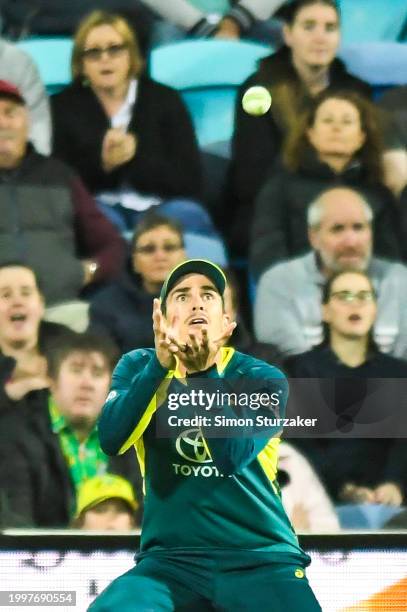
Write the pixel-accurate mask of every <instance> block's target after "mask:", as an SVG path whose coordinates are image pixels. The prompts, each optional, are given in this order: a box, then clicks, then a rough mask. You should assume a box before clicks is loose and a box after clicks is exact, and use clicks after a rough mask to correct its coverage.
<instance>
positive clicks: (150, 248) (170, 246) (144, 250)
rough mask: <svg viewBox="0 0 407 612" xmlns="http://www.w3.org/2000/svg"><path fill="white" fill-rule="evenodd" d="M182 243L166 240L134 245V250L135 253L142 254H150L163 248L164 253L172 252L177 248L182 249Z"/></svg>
mask: <svg viewBox="0 0 407 612" xmlns="http://www.w3.org/2000/svg"><path fill="white" fill-rule="evenodd" d="M182 248H183V245H182V244H180V243H175V242H167V243H166V244H162V245H159V244H146V245H145V246H139V247H136V248H135V249H134V250H135V252H136V253H140V254H142V255H152V254H153V253H155V252H156V251H158V250H160V249H161V250H163V251H165V253H174V252H175V251H178V250H179V249H182Z"/></svg>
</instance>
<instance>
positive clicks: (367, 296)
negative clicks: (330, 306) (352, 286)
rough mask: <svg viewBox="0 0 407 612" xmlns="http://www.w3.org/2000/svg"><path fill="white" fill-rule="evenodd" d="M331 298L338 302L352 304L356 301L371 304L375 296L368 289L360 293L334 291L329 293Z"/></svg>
mask: <svg viewBox="0 0 407 612" xmlns="http://www.w3.org/2000/svg"><path fill="white" fill-rule="evenodd" d="M330 297H331V298H336V299H337V300H339V301H340V302H348V303H351V302H354V301H355V300H357V301H358V302H373V301H374V299H375V294H374V292H373V291H370V290H369V289H364V290H362V291H345V290H344V291H334V293H331V296H330Z"/></svg>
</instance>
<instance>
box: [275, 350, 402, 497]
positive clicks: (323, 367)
mask: <svg viewBox="0 0 407 612" xmlns="http://www.w3.org/2000/svg"><path fill="white" fill-rule="evenodd" d="M285 371H286V372H288V374H289V375H290V376H291V377H293V378H312V379H316V380H315V383H316V384H317V383H318V384H319V385H320V388H321V392H322V394H323V395H324V397H325V398H326V402H327V409H328V406H331V407H332V408H333V409H335V412H336V414H338V415H339V414H340V413H341V411H342V410H345V409H348V408H349V409H350V410H352V408H353V407H356V409H357V405H358V404H359V402H363V401H364V398H365V397H366V396H367V395H368V393H371V392H372V383H370V384H369V383H367V380H368V379H381V378H389V379H391V378H403V379H404V378H406V379H407V362H405V361H403V360H401V359H396V358H395V357H391V356H390V355H385V354H384V353H380V352H378V351H373V352H372V353H371V354H370V356H369V358H368V359H367V360H366V361H365V363H363V364H362V365H360V366H359V367H356V368H350V367H348V366H346V365H345V364H344V363H342V362H341V361H340V360H339V359H338V358H337V357H336V355H335V354H334V353H333V352H332V350H331V349H330V348H329V347H328V346H318V347H316V348H314V349H312V350H311V351H307V352H306V353H303V354H302V355H297V356H296V357H291V358H290V359H288V360H287V362H286V364H285ZM333 379H336V380H335V381H334V380H333ZM379 384H383V381H380V383H379ZM390 391H391V389H390V387H389V401H391V395H390ZM333 398H335V399H334V401H335V406H332V401H333ZM359 405H360V404H359ZM400 410H403V406H402V401H401V398H400ZM385 411H386V406H383V419H385ZM291 441H292V442H293V443H294V445H295V446H297V447H298V448H299V449H300V450H301V452H303V453H304V454H305V455H306V456H307V457H308V459H309V460H310V461H311V462H312V463H313V464H314V467H315V469H316V471H317V473H318V474H319V476H320V477H321V478H322V480H323V481H324V483H325V485H326V487H327V489H328V491H329V493H330V495H331V496H332V497H333V499H334V500H335V501H336V502H339V501H341V499H340V491H341V489H342V488H343V486H344V485H345V484H346V483H355V484H356V485H359V486H366V487H376V486H378V485H380V484H382V483H384V482H395V483H396V484H398V485H399V486H400V488H401V490H402V491H403V494H404V496H405V497H406V496H407V445H406V441H405V438H394V439H390V438H363V439H361V438H343V437H341V438H337V439H332V438H331V439H328V438H325V439H323V438H314V439H311V438H308V439H306V438H302V439H301V438H298V439H295V440H291Z"/></svg>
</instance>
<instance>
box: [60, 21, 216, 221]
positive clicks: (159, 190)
mask: <svg viewBox="0 0 407 612" xmlns="http://www.w3.org/2000/svg"><path fill="white" fill-rule="evenodd" d="M72 76H73V82H72V84H71V85H70V86H68V87H67V88H66V89H64V90H63V91H62V92H60V93H58V94H56V95H55V96H53V97H52V100H51V104H52V115H53V126H54V154H55V155H56V156H58V157H60V158H61V159H63V160H64V161H66V162H67V163H69V164H70V165H71V166H73V167H74V168H75V169H76V170H77V171H78V173H79V174H80V176H81V177H82V179H83V181H84V182H85V184H86V185H87V187H88V188H89V190H90V191H92V193H93V194H95V195H96V196H97V200H98V202H99V204H100V206H101V208H102V210H103V211H104V212H105V214H107V216H109V217H110V219H111V220H112V221H113V222H115V223H116V225H118V227H119V229H121V230H122V231H123V232H126V231H129V230H132V229H133V226H134V225H135V223H136V222H137V221H138V219H139V217H140V215H141V214H142V213H143V212H144V211H146V210H148V209H149V208H151V207H152V206H156V205H158V204H163V203H166V206H167V204H168V203H171V205H170V206H169V205H168V208H169V210H168V211H167V212H166V214H173V215H174V216H176V217H178V218H180V217H181V218H182V219H183V221H185V224H186V225H188V222H189V217H190V215H191V217H192V216H193V217H194V219H195V221H196V219H198V224H199V219H200V218H201V217H203V219H204V221H203V222H204V223H205V222H206V221H207V214H206V212H205V211H204V210H203V209H202V208H201V207H200V205H199V204H197V203H196V201H197V200H198V199H199V196H200V186H201V175H200V173H201V170H200V160H199V152H198V148H197V143H196V139H195V135H194V131H193V127H192V123H191V120H190V118H189V115H188V112H187V110H186V108H185V105H184V103H183V102H182V100H181V98H180V96H179V94H178V93H177V92H176V91H175V90H172V89H171V88H169V87H166V86H164V85H162V84H160V83H157V82H155V81H153V80H151V79H149V78H148V77H147V76H146V74H145V72H144V67H143V60H142V57H141V54H140V50H139V47H138V43H137V39H136V35H135V33H134V32H133V31H132V30H131V28H130V26H129V24H128V23H127V22H126V20H125V19H124V18H122V17H120V16H118V15H113V14H109V13H105V12H103V11H95V12H93V13H91V14H90V15H89V16H87V17H86V18H84V19H83V20H82V22H81V23H80V24H79V27H78V29H77V31H76V34H75V37H74V47H73V53H72ZM190 229H192V230H193V229H196V228H190Z"/></svg>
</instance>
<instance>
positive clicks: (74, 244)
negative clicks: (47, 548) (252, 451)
mask: <svg viewBox="0 0 407 612" xmlns="http://www.w3.org/2000/svg"><path fill="white" fill-rule="evenodd" d="M0 16H1V27H2V35H1V38H0V375H1V380H0V527H2V528H6V527H69V526H70V527H75V528H80V529H82V528H83V529H97V530H100V529H117V530H127V529H133V528H135V527H138V526H139V525H140V521H141V519H142V511H143V493H142V478H141V475H140V471H139V467H138V465H137V460H136V455H135V453H134V452H133V451H127V452H126V453H125V454H124V455H121V456H119V457H107V456H106V455H105V454H104V453H103V452H102V450H101V449H100V446H99V442H98V435H97V421H98V416H99V414H100V411H101V409H102V406H103V403H104V400H105V398H106V396H107V393H108V390H109V385H110V379H111V374H112V371H113V369H114V367H115V364H116V363H117V360H118V358H119V357H120V355H121V354H123V353H124V352H128V351H131V350H133V349H136V348H141V347H146V346H152V344H153V331H152V323H151V314H152V302H153V299H154V297H157V296H158V295H159V293H160V289H161V285H162V283H163V281H164V279H165V277H166V275H167V274H168V272H169V271H170V270H171V269H172V268H173V267H174V266H175V265H176V264H178V263H179V262H181V261H182V260H183V259H185V258H187V257H202V258H207V259H211V260H213V261H215V262H216V263H218V264H219V265H221V266H223V267H224V269H225V272H226V274H227V277H228V281H229V288H228V291H227V294H226V295H225V309H226V312H227V314H229V315H230V317H231V318H233V319H235V320H237V322H238V327H237V329H236V331H235V332H234V335H233V337H232V345H233V346H234V347H235V348H236V349H237V350H242V351H244V352H247V353H250V354H252V355H254V356H256V357H258V358H260V359H264V360H265V361H268V362H269V363H273V364H276V365H278V366H279V367H281V368H282V369H283V371H284V372H285V373H286V374H287V375H288V376H290V377H292V378H293V379H294V378H296V379H297V378H298V379H320V380H322V381H324V380H328V381H331V382H332V381H335V385H334V386H335V399H334V403H335V407H334V408H335V411H336V413H337V414H338V415H339V416H341V415H344V414H345V416H346V414H349V406H350V405H353V406H354V405H357V403H358V402H359V403H360V402H362V401H363V399H364V397H365V396H366V393H367V388H368V381H371V380H372V379H375V380H376V379H380V380H381V384H385V383H383V379H392V380H394V379H398V380H399V381H400V379H401V380H403V379H406V380H407V307H406V304H407V246H406V244H407V44H406V41H407V8H406V5H405V2H402V1H400V2H399V1H398V0H392V2H386V0H370V1H369V2H368V1H366V0H341V1H339V2H335V1H334V0H294V1H284V0H237V1H235V2H228V1H227V0H171V1H170V2H168V1H166V2H164V1H162V0H143V1H142V0H86V1H84V0H81V1H80V2H79V1H78V0H69V2H68V0H58V1H56V0H52V1H51V0H36V1H35V2H33V1H32V0H17V1H16V0H13V1H11V2H10V1H8V0H0ZM253 86H261V87H264V88H265V89H266V90H267V91H269V93H270V94H271V97H272V103H271V107H270V109H268V110H266V111H265V112H260V113H259V114H253V113H251V112H247V109H246V110H245V108H244V106H243V105H242V98H243V95H244V94H245V92H247V90H248V89H250V88H251V87H253ZM398 388H401V387H398ZM304 401H306V398H304ZM396 402H397V398H396ZM388 409H389V407H388V406H385V405H384V406H383V407H382V410H383V418H385V415H386V410H388ZM399 409H400V410H402V409H403V398H402V397H400V407H399ZM399 435H400V437H382V438H380V437H375V438H363V439H362V438H355V437H353V438H351V439H344V438H343V437H341V438H340V439H332V438H331V439H324V438H320V439H301V438H296V439H290V440H284V441H283V443H282V444H281V453H280V464H279V482H280V486H281V489H282V497H283V502H284V504H285V506H286V509H287V511H288V513H289V516H290V518H291V521H292V523H293V525H294V526H295V527H296V528H297V529H300V530H304V531H311V532H318V531H328V532H336V531H338V530H339V529H341V528H342V527H355V528H357V527H374V528H380V527H383V526H385V525H391V524H392V521H395V522H396V524H399V525H401V526H403V524H404V525H406V526H407V517H406V516H405V514H403V513H404V512H405V511H404V510H403V504H405V503H406V502H407V440H406V437H407V430H405V431H404V434H403V430H401V431H399ZM403 435H404V437H403Z"/></svg>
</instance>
